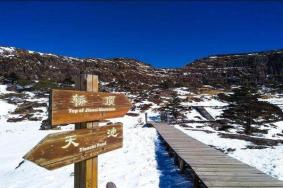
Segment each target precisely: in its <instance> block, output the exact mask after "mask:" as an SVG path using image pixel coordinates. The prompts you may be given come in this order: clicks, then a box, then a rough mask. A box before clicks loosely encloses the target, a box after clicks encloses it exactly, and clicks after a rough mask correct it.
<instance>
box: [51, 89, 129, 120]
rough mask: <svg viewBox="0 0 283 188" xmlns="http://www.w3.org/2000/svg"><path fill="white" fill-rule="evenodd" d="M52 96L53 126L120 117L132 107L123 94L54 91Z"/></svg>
mask: <svg viewBox="0 0 283 188" xmlns="http://www.w3.org/2000/svg"><path fill="white" fill-rule="evenodd" d="M51 96H52V97H51V101H52V102H51V105H50V106H51V113H50V115H51V120H52V122H51V124H52V125H60V124H68V123H78V122H90V121H95V120H103V119H107V118H115V117H120V116H123V115H125V114H126V113H127V112H128V111H129V109H130V107H131V103H130V102H129V100H128V98H127V97H126V96H125V95H123V94H115V93H102V92H96V93H94V92H85V91H74V90H52V94H51Z"/></svg>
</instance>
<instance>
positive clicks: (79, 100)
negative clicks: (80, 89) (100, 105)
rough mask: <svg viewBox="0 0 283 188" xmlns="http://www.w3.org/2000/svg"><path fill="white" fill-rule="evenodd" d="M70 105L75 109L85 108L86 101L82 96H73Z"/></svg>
mask: <svg viewBox="0 0 283 188" xmlns="http://www.w3.org/2000/svg"><path fill="white" fill-rule="evenodd" d="M71 103H73V104H74V106H75V107H79V106H85V105H86V103H87V100H86V97H85V96H84V95H78V94H75V95H73V96H72V99H71Z"/></svg>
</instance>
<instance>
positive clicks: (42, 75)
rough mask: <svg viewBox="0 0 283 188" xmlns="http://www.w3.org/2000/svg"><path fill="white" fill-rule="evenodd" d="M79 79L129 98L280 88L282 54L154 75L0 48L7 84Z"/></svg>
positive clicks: (136, 64)
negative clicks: (93, 78) (90, 77)
mask: <svg viewBox="0 0 283 188" xmlns="http://www.w3.org/2000/svg"><path fill="white" fill-rule="evenodd" d="M80 73H90V74H96V75H98V76H99V79H100V80H101V81H102V82H107V85H106V86H108V87H110V88H115V90H117V91H129V92H132V93H135V92H138V91H145V90H147V91H149V90H152V89H153V88H161V89H164V90H166V89H167V88H170V87H182V86H188V87H195V88H197V87H200V86H201V85H212V86H219V87H229V86H230V85H232V84H235V85H241V84H245V83H247V82H249V83H250V84H273V83H282V81H283V50H278V51H269V52H261V53H252V54H237V55H235V54H233V55H219V56H211V57H207V58H203V59H199V60H196V61H194V62H193V63H191V64H188V65H187V66H185V67H184V68H179V69H157V68H154V67H152V66H150V65H147V64H145V63H142V62H140V61H138V60H135V59H129V58H113V59H100V58H85V59H79V58H72V57H65V56H57V55H53V54H42V53H37V52H31V51H27V50H22V49H16V48H6V47H0V78H1V80H2V81H3V80H5V78H9V80H12V81H13V80H19V79H20V80H43V81H45V82H44V83H43V85H44V84H45V85H47V83H46V82H47V81H54V82H59V83H61V84H69V85H70V84H73V83H74V77H75V76H77V75H79V74H80ZM41 84H42V83H41ZM48 84H49V83H48ZM38 87H42V86H41V85H40V84H39V86H38ZM23 89H25V90H26V89H29V88H23ZM101 89H103V87H102V88H101Z"/></svg>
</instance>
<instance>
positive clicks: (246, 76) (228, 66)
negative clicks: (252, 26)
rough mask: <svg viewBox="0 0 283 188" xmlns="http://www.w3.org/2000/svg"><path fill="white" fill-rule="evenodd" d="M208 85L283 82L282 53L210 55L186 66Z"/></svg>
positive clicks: (190, 73) (282, 51) (281, 51)
mask: <svg viewBox="0 0 283 188" xmlns="http://www.w3.org/2000/svg"><path fill="white" fill-rule="evenodd" d="M185 69H186V72H188V74H189V77H192V78H193V77H195V79H197V81H198V82H200V83H202V84H205V85H215V86H221V85H222V86H225V85H226V86H227V85H232V84H235V85H243V84H259V85H262V84H274V83H282V81H283V50H277V51H268V52H259V53H251V54H231V55H218V56H210V57H207V58H203V59H199V60H197V61H195V62H193V63H192V64H188V65H187V66H186V67H185Z"/></svg>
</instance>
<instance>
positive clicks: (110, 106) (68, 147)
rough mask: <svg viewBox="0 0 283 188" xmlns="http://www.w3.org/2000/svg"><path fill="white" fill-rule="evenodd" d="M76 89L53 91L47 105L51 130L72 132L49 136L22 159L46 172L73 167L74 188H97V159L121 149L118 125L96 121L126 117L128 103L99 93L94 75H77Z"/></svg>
mask: <svg viewBox="0 0 283 188" xmlns="http://www.w3.org/2000/svg"><path fill="white" fill-rule="evenodd" d="M76 88H77V89H79V90H81V91H77V90H52V92H51V94H50V102H49V119H50V122H51V124H52V126H58V125H64V124H69V123H76V124H75V130H74V131H67V132H60V133H55V134H49V135H48V136H46V137H45V138H44V139H43V140H42V141H40V142H39V143H38V144H37V145H36V146H35V147H34V148H33V149H32V150H31V151H29V152H28V153H27V154H26V155H25V156H24V159H27V160H30V161H32V162H34V163H36V164H38V165H39V166H41V167H44V168H46V169H49V170H52V169H56V168H59V167H62V166H65V165H68V164H72V163H75V169H74V174H75V178H74V180H75V181H74V186H75V188H97V186H98V185H97V174H98V173H97V164H98V157H97V156H98V155H99V154H102V153H106V152H108V151H112V150H114V149H118V148H121V147H122V145H123V128H122V124H121V123H116V124H112V125H106V126H102V127H99V126H98V121H100V120H105V119H108V118H115V117H121V116H123V115H125V114H126V113H127V112H128V110H129V109H130V107H131V103H130V102H129V100H128V99H127V97H126V96H125V95H123V94H117V93H116V94H115V93H103V92H98V77H97V76H95V75H86V74H82V75H80V79H78V80H77V81H76Z"/></svg>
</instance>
